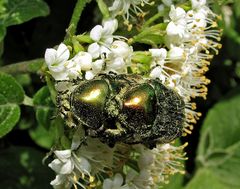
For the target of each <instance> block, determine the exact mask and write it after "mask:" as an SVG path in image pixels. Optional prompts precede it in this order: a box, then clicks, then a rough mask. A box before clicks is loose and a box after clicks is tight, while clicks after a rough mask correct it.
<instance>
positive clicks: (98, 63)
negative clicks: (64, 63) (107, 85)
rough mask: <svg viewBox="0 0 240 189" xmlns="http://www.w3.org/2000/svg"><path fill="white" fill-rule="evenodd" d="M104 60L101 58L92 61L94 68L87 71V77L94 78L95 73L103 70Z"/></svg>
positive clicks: (88, 78)
mask: <svg viewBox="0 0 240 189" xmlns="http://www.w3.org/2000/svg"><path fill="white" fill-rule="evenodd" d="M103 64H104V60H102V59H99V60H96V61H94V62H93V63H92V69H91V70H89V71H86V74H85V79H87V80H90V79H93V78H94V76H95V75H97V74H98V73H100V72H101V70H102V68H103Z"/></svg>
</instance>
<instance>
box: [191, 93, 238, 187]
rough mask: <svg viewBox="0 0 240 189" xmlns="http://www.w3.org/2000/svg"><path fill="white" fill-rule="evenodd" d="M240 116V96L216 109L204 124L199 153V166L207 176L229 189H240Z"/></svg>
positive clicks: (219, 104) (217, 106)
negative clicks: (211, 175) (234, 188)
mask: <svg viewBox="0 0 240 189" xmlns="http://www.w3.org/2000/svg"><path fill="white" fill-rule="evenodd" d="M238 94H239V93H238ZM239 112H240V95H237V96H234V97H231V98H229V99H226V100H224V101H222V102H220V103H218V104H217V105H215V106H214V107H213V108H212V109H211V110H210V111H209V113H208V115H207V117H206V119H205V121H204V124H203V127H202V130H201V137H200V144H199V147H198V152H197V160H198V163H199V164H200V166H203V167H204V169H206V170H207V174H214V179H215V180H214V181H216V182H217V181H218V182H219V184H220V183H221V184H223V185H224V187H227V188H229V189H231V188H232V187H236V188H239V187H240V180H239V178H240V135H239V133H240V114H239ZM198 174H199V173H197V175H198ZM205 174H206V173H204V175H205ZM197 175H196V176H195V177H197ZM195 180H196V178H195ZM199 180H200V179H199ZM208 180H209V179H208ZM209 182H211V181H209Z"/></svg>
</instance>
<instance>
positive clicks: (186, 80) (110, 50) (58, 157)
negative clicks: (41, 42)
mask: <svg viewBox="0 0 240 189" xmlns="http://www.w3.org/2000/svg"><path fill="white" fill-rule="evenodd" d="M181 2H182V3H183V2H185V5H186V7H185V8H183V7H184V6H182V7H181V6H180V5H178V4H177V3H176V4H174V3H173V1H172V0H162V3H161V4H157V3H154V1H149V0H114V1H113V3H112V4H111V5H110V7H108V11H109V15H110V17H109V18H105V19H104V20H103V22H102V25H96V26H95V27H93V28H92V30H91V31H90V32H88V33H85V34H83V35H80V37H81V36H84V37H86V38H87V39H88V40H85V41H84V42H83V43H82V41H81V40H79V41H78V43H80V45H81V47H82V48H80V49H81V50H79V49H78V50H76V49H74V48H73V44H71V43H69V42H68V43H66V44H64V43H61V44H60V45H59V46H58V47H57V48H56V49H52V48H50V49H47V50H46V52H45V62H46V65H47V68H48V70H47V72H48V73H49V75H50V76H51V77H53V78H54V79H55V80H56V81H57V82H59V81H69V82H74V81H75V80H77V79H82V80H91V79H93V78H94V77H95V76H98V75H99V74H102V73H109V72H114V73H116V74H122V73H125V74H128V73H138V74H139V73H140V74H142V75H143V77H146V78H152V79H158V80H159V81H161V83H162V84H163V85H165V86H167V87H168V88H171V89H172V90H174V91H176V92H177V93H178V94H179V95H180V96H181V97H182V99H183V100H184V102H185V117H186V120H185V125H184V131H185V132H186V133H191V129H192V124H193V123H196V121H197V119H198V118H199V116H200V115H201V114H200V113H199V112H196V111H195V109H196V104H195V103H194V102H193V100H194V98H195V97H203V98H206V95H207V87H206V85H207V84H208V83H209V80H208V79H207V78H206V77H205V76H204V74H205V73H206V71H207V70H208V65H209V63H210V60H211V59H212V57H213V54H214V53H215V54H217V53H218V49H219V48H220V47H221V45H220V43H219V42H218V41H219V40H220V34H221V31H219V30H218V29H217V23H216V20H217V19H218V16H217V15H215V14H214V13H213V12H212V10H211V9H210V8H209V7H208V5H207V3H206V0H191V1H187V0H186V1H181ZM144 5H150V6H149V10H148V12H151V11H153V13H156V12H157V13H156V15H153V16H152V15H151V16H152V17H149V18H148V20H146V21H144V22H145V23H147V24H146V25H149V24H150V26H149V27H146V25H144V27H140V26H137V27H136V28H134V27H132V26H131V27H128V30H132V31H131V33H130V34H129V35H130V37H129V35H128V37H129V39H127V38H126V37H125V36H124V34H123V33H121V31H122V30H124V29H125V28H124V27H125V26H124V24H127V25H128V26H130V24H129V19H130V18H134V17H136V16H137V17H138V16H139V14H142V15H143V14H144V15H145V13H144V11H143V10H142V7H144V8H145V6H144ZM118 15H121V16H122V17H120V18H119V17H118ZM160 16H161V18H160ZM122 18H123V20H124V21H123V23H120V21H119V20H121V19H122ZM159 18H160V19H159ZM144 22H143V23H144ZM121 24H122V25H121ZM139 25H140V24H139ZM159 26H161V27H159ZM156 28H157V30H160V29H162V31H161V32H160V34H161V36H160V35H159V36H158V34H159V31H156ZM118 31H120V32H119V33H118V35H117V34H116V33H117V32H118ZM138 33H140V34H139V35H138ZM131 34H133V35H136V36H137V37H138V39H141V40H139V41H137V42H138V43H139V42H140V43H145V44H147V45H142V46H141V45H140V47H139V45H136V49H138V50H135V46H134V45H135V44H134V42H133V41H134V40H130V39H136V37H135V36H131ZM75 37H76V38H75V39H79V38H80V37H79V36H75ZM141 37H142V38H141ZM149 41H150V43H148V42H149ZM149 45H151V47H149ZM146 48H148V49H146ZM142 49H144V51H142ZM136 63H137V64H136ZM136 65H137V66H136ZM138 66H139V67H138ZM64 87H67V86H64ZM66 90H68V89H66ZM68 121H69V120H68ZM67 129H69V128H67ZM67 129H66V130H67ZM73 130H74V131H72V130H71V132H69V131H68V134H69V133H71V134H69V135H67V136H68V137H69V139H70V140H71V141H72V143H71V147H70V148H69V149H64V148H63V147H62V148H60V149H59V148H58V150H55V151H54V157H55V159H54V160H53V161H52V162H51V163H50V164H49V167H50V168H51V169H53V170H54V171H55V172H56V174H57V176H56V178H55V180H53V181H52V182H51V184H52V185H53V187H54V188H71V187H72V186H74V187H75V188H77V186H79V187H81V188H103V189H151V188H158V187H159V185H162V184H164V183H167V182H168V177H169V176H170V175H173V174H176V173H181V174H183V173H184V170H183V164H182V161H183V160H185V159H186V158H185V153H184V152H183V150H184V147H185V146H186V144H184V145H182V146H176V145H175V144H173V143H171V144H157V145H156V146H155V147H154V148H153V149H149V148H147V147H146V146H144V145H142V144H136V145H129V144H123V143H117V144H115V146H114V147H112V148H110V147H109V146H108V145H107V144H103V143H102V142H100V140H99V139H97V138H96V139H93V138H91V137H86V136H85V134H84V132H83V131H82V130H81V127H80V126H79V127H78V128H76V127H75V128H73ZM72 132H74V134H73V133H72ZM85 138H86V139H85ZM58 147H59V146H58Z"/></svg>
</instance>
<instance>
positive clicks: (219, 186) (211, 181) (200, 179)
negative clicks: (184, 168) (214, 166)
mask: <svg viewBox="0 0 240 189" xmlns="http://www.w3.org/2000/svg"><path fill="white" fill-rule="evenodd" d="M222 179H225V178H222ZM203 188H206V189H210V188H211V189H238V188H239V187H233V186H231V187H230V186H229V185H227V184H224V183H222V182H219V178H218V177H217V176H216V175H215V173H214V172H213V171H211V170H209V169H206V168H202V169H200V170H198V171H197V173H196V175H195V176H194V178H193V179H192V180H191V181H190V182H189V183H188V184H187V186H186V187H185V189H203Z"/></svg>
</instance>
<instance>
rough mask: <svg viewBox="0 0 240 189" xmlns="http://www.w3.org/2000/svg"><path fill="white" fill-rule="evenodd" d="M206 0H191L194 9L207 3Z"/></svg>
mask: <svg viewBox="0 0 240 189" xmlns="http://www.w3.org/2000/svg"><path fill="white" fill-rule="evenodd" d="M206 2H207V1H206V0H191V3H192V8H193V9H200V8H202V7H203V6H205V5H206Z"/></svg>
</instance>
